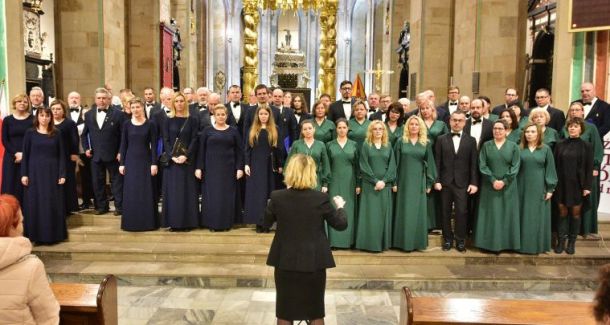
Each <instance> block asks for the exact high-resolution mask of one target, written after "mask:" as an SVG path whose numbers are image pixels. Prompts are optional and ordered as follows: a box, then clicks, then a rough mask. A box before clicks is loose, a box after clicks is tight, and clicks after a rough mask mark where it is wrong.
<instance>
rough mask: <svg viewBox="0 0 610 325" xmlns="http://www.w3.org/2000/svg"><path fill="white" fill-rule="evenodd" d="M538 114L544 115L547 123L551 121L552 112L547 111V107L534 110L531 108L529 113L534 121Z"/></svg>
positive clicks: (530, 118)
mask: <svg viewBox="0 0 610 325" xmlns="http://www.w3.org/2000/svg"><path fill="white" fill-rule="evenodd" d="M538 115H542V116H544V120H545V122H544V124H545V125H546V124H549V122H550V121H551V114H549V112H547V111H546V109H544V108H542V107H538V108H534V109H533V110H531V111H530V115H529V120H530V121H533V120H534V118H535V117H536V116H538Z"/></svg>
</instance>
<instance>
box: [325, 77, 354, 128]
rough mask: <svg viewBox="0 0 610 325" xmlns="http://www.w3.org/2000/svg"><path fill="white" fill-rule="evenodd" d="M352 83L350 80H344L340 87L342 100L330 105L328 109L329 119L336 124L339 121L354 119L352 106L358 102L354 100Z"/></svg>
mask: <svg viewBox="0 0 610 325" xmlns="http://www.w3.org/2000/svg"><path fill="white" fill-rule="evenodd" d="M352 89H353V86H352V82H351V81H349V80H343V81H342V82H341V85H340V86H339V90H340V91H341V99H339V100H337V101H336V102H334V103H332V104H330V107H329V108H328V119H329V120H331V121H333V123H336V122H337V120H338V119H340V118H345V119H348V120H349V119H351V118H352V105H354V102H356V100H355V99H354V98H352Z"/></svg>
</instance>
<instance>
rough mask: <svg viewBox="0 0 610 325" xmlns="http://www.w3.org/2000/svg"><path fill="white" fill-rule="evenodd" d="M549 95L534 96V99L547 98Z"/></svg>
mask: <svg viewBox="0 0 610 325" xmlns="http://www.w3.org/2000/svg"><path fill="white" fill-rule="evenodd" d="M548 97H549V96H536V99H543V98H548Z"/></svg>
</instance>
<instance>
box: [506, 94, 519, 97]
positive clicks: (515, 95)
mask: <svg viewBox="0 0 610 325" xmlns="http://www.w3.org/2000/svg"><path fill="white" fill-rule="evenodd" d="M506 96H509V97H517V94H506Z"/></svg>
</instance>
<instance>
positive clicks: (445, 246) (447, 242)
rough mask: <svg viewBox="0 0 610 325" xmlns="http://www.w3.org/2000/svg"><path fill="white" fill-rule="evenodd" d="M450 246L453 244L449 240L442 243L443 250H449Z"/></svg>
mask: <svg viewBox="0 0 610 325" xmlns="http://www.w3.org/2000/svg"><path fill="white" fill-rule="evenodd" d="M451 246H453V245H452V243H451V241H450V240H445V242H444V243H443V250H444V251H449V250H451Z"/></svg>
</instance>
